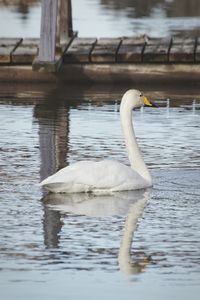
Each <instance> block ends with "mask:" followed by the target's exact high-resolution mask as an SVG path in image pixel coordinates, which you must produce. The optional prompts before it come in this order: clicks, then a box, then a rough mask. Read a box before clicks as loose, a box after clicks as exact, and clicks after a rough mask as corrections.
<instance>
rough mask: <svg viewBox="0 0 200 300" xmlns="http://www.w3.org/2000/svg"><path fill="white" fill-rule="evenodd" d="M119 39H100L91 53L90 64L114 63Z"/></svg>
mask: <svg viewBox="0 0 200 300" xmlns="http://www.w3.org/2000/svg"><path fill="white" fill-rule="evenodd" d="M120 43H121V39H120V38H101V39H99V40H98V41H97V43H96V45H95V46H94V49H93V50H92V53H91V61H92V62H98V63H99V62H101V63H102V62H104V63H105V62H107V63H108V62H116V55H117V50H118V48H119V46H120Z"/></svg>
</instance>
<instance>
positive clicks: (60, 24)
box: [56, 0, 73, 47]
mask: <svg viewBox="0 0 200 300" xmlns="http://www.w3.org/2000/svg"><path fill="white" fill-rule="evenodd" d="M72 36H73V29H72V6H71V0H59V1H58V16H57V32H56V39H57V40H56V44H57V47H59V46H61V47H62V46H63V45H65V44H66V43H67V42H68V39H69V37H72Z"/></svg>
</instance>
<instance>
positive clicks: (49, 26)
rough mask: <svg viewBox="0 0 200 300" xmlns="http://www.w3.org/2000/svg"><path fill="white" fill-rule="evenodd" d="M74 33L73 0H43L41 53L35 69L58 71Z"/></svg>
mask: <svg viewBox="0 0 200 300" xmlns="http://www.w3.org/2000/svg"><path fill="white" fill-rule="evenodd" d="M72 34H73V31H72V12H71V0H42V3H41V26H40V44H39V53H38V57H37V58H36V59H35V61H34V62H33V70H35V71H46V72H55V71H57V70H58V69H59V67H60V66H61V64H62V53H63V51H64V50H65V47H66V46H67V44H68V43H69V38H70V37H71V36H72Z"/></svg>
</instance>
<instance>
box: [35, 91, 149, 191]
mask: <svg viewBox="0 0 200 300" xmlns="http://www.w3.org/2000/svg"><path fill="white" fill-rule="evenodd" d="M144 104H146V105H148V106H151V103H150V102H149V101H148V100H147V98H146V97H143V96H142V95H141V93H140V92H139V91H137V90H129V91H127V92H126V93H125V94H124V96H123V98H122V101H121V105H120V118H121V125H122V129H123V133H124V138H125V143H126V148H127V151H128V156H129V161H130V164H131V167H129V166H126V165H123V164H122V163H119V162H117V161H114V160H103V161H96V162H95V161H80V162H77V163H75V164H73V165H70V166H67V167H65V168H63V169H61V170H60V171H58V172H57V173H55V174H54V175H52V176H50V177H48V178H46V179H45V180H43V181H42V182H41V185H42V186H44V187H45V188H46V189H47V190H49V191H51V192H53V193H79V192H93V193H112V192H117V191H128V190H136V189H142V188H147V187H150V186H151V185H152V179H151V175H150V173H149V171H148V169H147V166H146V165H145V163H144V160H143V159H142V155H141V152H140V150H139V147H138V145H137V141H136V137H135V134H134V130H133V125H132V110H133V108H135V107H141V106H143V105H144Z"/></svg>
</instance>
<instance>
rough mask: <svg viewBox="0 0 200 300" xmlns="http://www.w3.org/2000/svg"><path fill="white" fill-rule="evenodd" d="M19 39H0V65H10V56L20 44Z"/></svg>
mask: <svg viewBox="0 0 200 300" xmlns="http://www.w3.org/2000/svg"><path fill="white" fill-rule="evenodd" d="M21 41H22V39H20V38H13V39H12V38H1V39H0V63H10V62H11V54H12V52H13V51H14V50H15V48H16V47H17V46H18V45H19V44H20V42H21Z"/></svg>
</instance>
